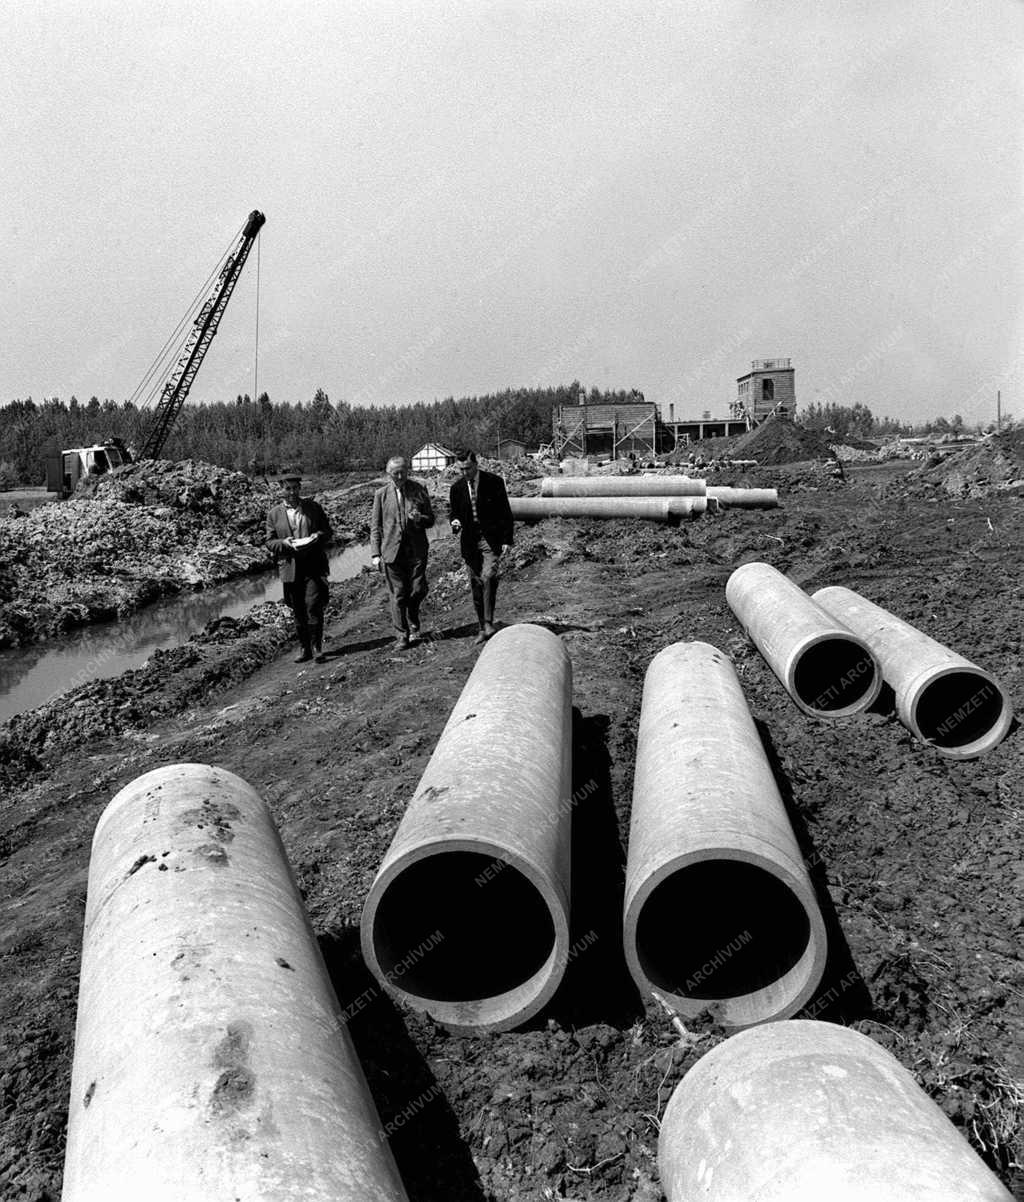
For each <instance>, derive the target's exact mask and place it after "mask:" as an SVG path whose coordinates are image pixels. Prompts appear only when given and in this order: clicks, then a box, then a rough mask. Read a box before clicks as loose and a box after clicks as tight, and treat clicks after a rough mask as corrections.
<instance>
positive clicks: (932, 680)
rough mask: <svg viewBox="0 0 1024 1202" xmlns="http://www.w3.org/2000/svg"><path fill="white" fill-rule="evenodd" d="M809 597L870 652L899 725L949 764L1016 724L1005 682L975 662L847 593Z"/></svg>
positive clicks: (979, 751) (986, 747)
mask: <svg viewBox="0 0 1024 1202" xmlns="http://www.w3.org/2000/svg"><path fill="white" fill-rule="evenodd" d="M812 600H813V601H815V603H816V604H818V605H820V606H821V608H822V609H823V610H825V612H826V613H828V614H831V615H832V617H834V618H835V619H837V620H838V621H840V622H842V623H843V625H844V626H848V627H849V628H850V630H852V631H853V632H854V633H855V634H857V635H859V636H860V638H862V639H863V640H864V642H865V643H866V644H867V645H868V646H869V647H870V648H871V650H872V652H873V653H874V655H875V658H876V659H877V660H878V663H879V666H880V667H881V671H882V675H883V677H884V678H885V680H886V681H887V682H888V684H889V685H891V686H892V690H893V692H894V693H895V695H896V710H897V713H898V714H899V716H900V721H901V722H902V723H903V725H904V726H906V727H907V728H908V729H909V730H911V731H912V732H913V733H914V734H915V735H916V736H917V737H918V738H919V739H922V740H923V741H924V742H926V743H929V744H931V746H932V747H934V748H935V750H936V751H939V752H941V753H942V754H943V755H947V756H950V757H952V758H953V759H958V760H966V759H971V758H973V757H974V756H979V755H983V754H984V753H985V752H986V751H991V750H992V748H993V747H995V746H997V744H999V743H1001V742H1002V740H1003V738H1004V737H1005V736H1006V732H1007V731H1008V730H1009V729H1010V726H1011V724H1012V722H1013V709H1012V707H1011V705H1010V699H1009V697H1008V696H1007V695H1006V692H1005V690H1004V689H1003V687H1002V685H1000V683H999V682H998V681H997V680H996V679H995V677H994V676H992V675H991V674H990V673H988V672H986V671H985V669H984V668H979V667H978V665H977V664H972V663H971V661H970V660H968V659H964V657H963V656H962V655H957V653H956V652H955V651H951V650H950V649H949V648H948V647H944V646H943V645H942V643H937V642H936V641H935V639H933V638H930V637H929V636H928V635H927V634H925V633H924V632H923V631H920V630H918V629H917V627H916V626H911V625H910V623H909V622H904V621H903V619H902V618H897V617H896V615H895V614H891V613H890V612H889V611H888V610H887V609H882V607H881V606H880V605H875V604H873V603H872V602H871V601H868V600H867V599H866V598H864V597H862V596H860V594H859V593H855V592H854V591H853V590H852V589H848V588H841V587H839V586H837V585H833V586H830V587H828V588H821V589H818V591H817V592H816V593H814V595H813V597H812Z"/></svg>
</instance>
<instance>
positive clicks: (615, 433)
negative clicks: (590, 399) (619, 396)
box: [551, 392, 671, 459]
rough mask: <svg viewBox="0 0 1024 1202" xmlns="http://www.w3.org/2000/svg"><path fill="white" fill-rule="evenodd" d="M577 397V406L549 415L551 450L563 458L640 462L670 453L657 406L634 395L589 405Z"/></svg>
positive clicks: (559, 407)
mask: <svg viewBox="0 0 1024 1202" xmlns="http://www.w3.org/2000/svg"><path fill="white" fill-rule="evenodd" d="M584 396H585V394H584V393H583V392H581V393H580V403H579V404H578V405H557V406H556V407H555V409H554V410H553V411H552V414H551V418H552V427H553V446H554V450H555V454H556V455H558V456H559V457H562V456H573V455H578V456H583V455H603V456H607V457H608V458H609V459H620V458H623V457H625V456H628V455H629V454H631V453H632V454H635V455H637V456H639V457H641V458H643V457H644V456H647V455H654V454H655V453H656V452H658V451H662V450H664V449H670V448H668V447H667V446H666V441H667V442H669V443H670V442H671V436H670V435H669V434H668V433H667V431H665V430H664V429H663V428H662V424H661V422H660V421H659V420H658V406H657V405H655V404H654V402H653V401H645V400H644V396H643V393H642V392H634V393H633V395H632V397H631V398H630V399H629V400H628V401H625V402H621V403H617V404H604V403H601V404H593V405H589V404H587V403H586V401H585V400H584Z"/></svg>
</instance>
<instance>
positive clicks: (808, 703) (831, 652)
mask: <svg viewBox="0 0 1024 1202" xmlns="http://www.w3.org/2000/svg"><path fill="white" fill-rule="evenodd" d="M792 673H793V676H792V682H791V688H790V692H792V693H793V694H795V696H796V698H797V699H798V700H799V701H800V703H801V704H802V705H803V706H804V707H805V708H806V709H808V710H811V711H812V712H814V713H820V714H827V715H829V717H836V716H839V715H843V714H852V713H858V712H860V711H861V710H863V709H864V708H865V707H866V706H868V705H870V704H871V702H872V701H874V699H875V698H876V697H877V696H878V693H879V690H880V689H881V686H882V678H881V676H880V675H879V672H878V665H877V664H876V663H875V661H874V658H873V657H872V655H871V653H870V652H869V651H868V650H867V648H866V647H864V646H863V645H862V644H861V643H859V642H856V641H854V640H853V639H852V638H844V637H843V636H841V635H832V636H826V637H824V638H822V639H820V640H819V641H817V642H814V643H811V644H809V645H808V646H807V647H806V648H805V649H804V650H803V651H802V652H800V654H799V655H798V656H797V657H796V658H795V660H794V662H793V668H792Z"/></svg>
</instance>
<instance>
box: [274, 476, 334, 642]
mask: <svg viewBox="0 0 1024 1202" xmlns="http://www.w3.org/2000/svg"><path fill="white" fill-rule="evenodd" d="M279 479H280V483H281V488H282V491H283V492H284V501H283V503H282V504H280V505H275V506H273V508H272V509H271V510H270V512H269V513H268V514H267V530H266V543H267V546H268V547H269V548H270V549H271V551H273V552H274V554H275V555H277V556H280V557H282V558H283V560H284V563H283V564H282V566H281V582H282V585H283V587H284V600H285V603H286V604H287V605H289V606H290V607H291V610H292V613H293V614H294V616H295V632H296V634H297V635H298V638H299V654H298V655H297V656H296V657H295V662H296V663H297V664H304V663H306V662H307V661H308V660H311V659H312V658H313V657H314V655H315V656H316V662H317V663H318V664H322V663H324V662H325V660H326V656H325V655H324V609H325V608H326V607H327V599H328V597H329V595H330V591H329V589H328V585H327V578H328V576H329V575H330V567H329V566H328V563H327V548H328V547H329V546H330V545H331V541H332V539H333V537H334V536H333V534H332V533H331V524H330V522H328V520H327V515H326V514H325V513H324V511H323V510H322V509H321V508H320V506H319V505H318V504H317V503H316V501H313V500H310V498H309V497H303V496H302V495H301V489H302V473H301V472H300V471H299V470H298V469H297V468H289V469H286V470H285V471H284V472H283V473H282V474H281V476H280V478H279Z"/></svg>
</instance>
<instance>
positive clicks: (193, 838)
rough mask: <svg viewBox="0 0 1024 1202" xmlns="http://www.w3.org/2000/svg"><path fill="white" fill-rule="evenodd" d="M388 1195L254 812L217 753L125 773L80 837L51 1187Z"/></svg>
mask: <svg viewBox="0 0 1024 1202" xmlns="http://www.w3.org/2000/svg"><path fill="white" fill-rule="evenodd" d="M240 1197H241V1198H246V1199H249V1200H252V1202H291V1200H292V1199H299V1198H302V1199H304V1200H311V1202H320V1200H322V1202H339V1200H341V1199H345V1200H350V1202H357V1200H359V1202H361V1200H362V1199H365V1198H379V1199H387V1200H388V1202H402V1200H403V1199H405V1198H406V1193H405V1190H404V1188H403V1186H402V1182H401V1180H400V1179H399V1175H398V1170H397V1168H396V1167H395V1163H394V1160H393V1159H392V1156H391V1152H390V1150H389V1148H388V1145H387V1142H386V1139H385V1138H384V1135H383V1131H382V1128H381V1124H380V1120H379V1118H378V1116H377V1112H376V1109H375V1107H374V1105H373V1101H372V1099H371V1097H370V1094H369V1090H368V1088H367V1084H366V1080H365V1078H364V1076H363V1073H362V1069H361V1068H360V1065H359V1062H358V1060H357V1058H356V1054H355V1051H354V1049H353V1047H352V1043H351V1040H350V1038H349V1036H348V1033H347V1031H346V1028H345V1024H344V1021H343V1018H342V1014H341V1011H340V1009H339V1006H338V1001H337V998H336V996H335V993H334V990H333V988H332V986H331V982H330V980H329V978H328V975H327V971H326V969H325V967H324V963H323V960H322V959H321V956H320V951H319V948H318V947H317V943H316V940H315V939H314V937H313V933H312V931H311V929H310V925H309V921H308V919H307V917H306V914H305V911H304V909H303V906H302V901H301V898H300V896H299V892H298V889H297V888H296V885H295V881H294V879H293V877H292V874H291V870H290V868H289V866H288V862H287V859H286V858H285V853H284V848H283V847H282V845H281V840H280V838H279V836H278V833H277V830H276V828H275V826H274V823H273V821H272V819H271V817H270V814H269V812H268V810H267V808H266V806H265V805H264V804H263V802H262V801H261V800H260V798H259V797H258V796H257V795H256V793H254V792H253V790H252V789H251V788H250V787H249V786H248V785H247V784H246V783H245V781H243V780H241V779H240V778H239V777H237V776H234V775H233V774H232V773H230V772H227V771H225V770H224V769H221V768H213V767H210V766H208V765H205V764H175V765H173V766H171V767H166V768H159V769H157V770H156V771H154V772H149V773H147V774H146V775H145V776H141V777H139V778H138V779H137V780H135V781H133V782H132V783H131V784H129V785H127V786H126V787H125V788H124V789H122V790H121V791H120V792H119V793H118V794H117V795H116V797H114V799H113V800H112V801H111V802H110V804H109V805H108V806H107V808H106V810H104V812H103V814H102V816H101V818H100V820H99V822H98V824H97V827H96V833H95V837H94V839H93V848H92V859H91V862H90V867H89V889H88V900H87V905H86V916H85V935H84V940H83V951H82V970H81V982H80V989H79V1002H78V1025H77V1029H76V1033H75V1058H74V1066H73V1070H72V1076H71V1101H70V1106H69V1116H68V1138H67V1151H66V1156H65V1169H64V1192H63V1199H64V1202H109V1200H110V1199H120V1198H139V1199H146V1202H209V1200H210V1199H213V1198H218V1199H220V1198H240Z"/></svg>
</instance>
